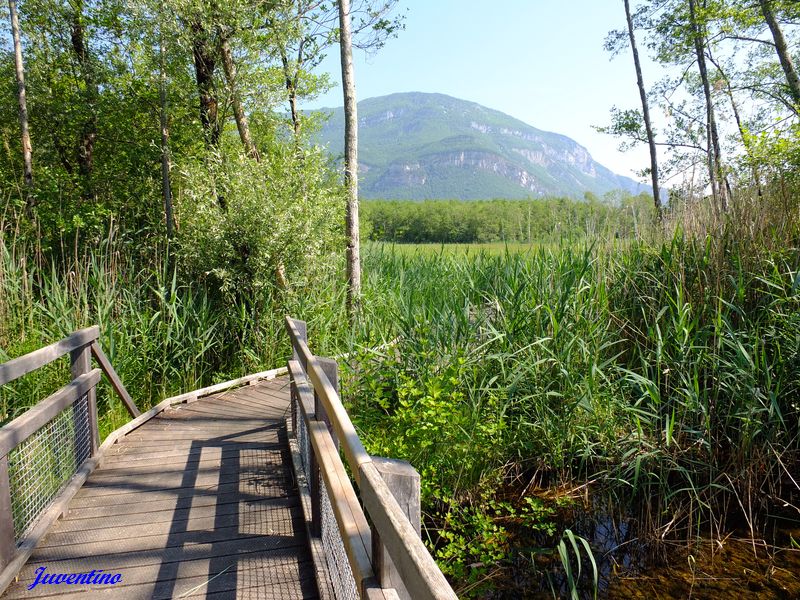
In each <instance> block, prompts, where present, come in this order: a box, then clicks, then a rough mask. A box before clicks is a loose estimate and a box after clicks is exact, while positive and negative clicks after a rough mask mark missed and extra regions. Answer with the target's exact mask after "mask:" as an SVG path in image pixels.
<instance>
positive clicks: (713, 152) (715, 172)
mask: <svg viewBox="0 0 800 600" xmlns="http://www.w3.org/2000/svg"><path fill="white" fill-rule="evenodd" d="M689 24H690V27H691V34H692V41H693V43H694V50H695V58H696V60H697V68H698V70H699V72H700V81H701V83H702V86H703V96H704V98H705V105H706V129H707V131H708V175H709V179H710V182H711V193H712V195H713V197H714V201H715V202H716V203H718V207H719V208H721V209H722V210H723V211H726V210H727V208H728V202H727V189H726V186H725V175H724V171H723V168H722V149H721V147H720V142H719V130H718V128H717V119H716V112H715V110H714V98H713V96H712V95H711V83H710V82H709V78H708V67H707V65H706V53H705V44H706V41H705V40H706V33H705V24H704V23H703V22H701V20H700V18H699V15H698V14H697V3H696V1H695V0H689Z"/></svg>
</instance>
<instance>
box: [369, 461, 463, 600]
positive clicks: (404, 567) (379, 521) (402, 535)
mask: <svg viewBox="0 0 800 600" xmlns="http://www.w3.org/2000/svg"><path fill="white" fill-rule="evenodd" d="M359 490H360V492H361V500H362V501H363V502H364V507H365V508H366V509H367V512H368V513H369V516H370V519H371V520H372V523H373V524H374V525H375V528H376V529H377V531H378V532H379V534H380V537H381V541H382V542H383V544H384V546H385V547H386V549H387V550H388V552H389V555H390V556H391V557H392V561H393V562H394V565H395V567H396V568H397V571H398V573H399V574H400V577H401V579H402V580H403V583H405V585H406V588H407V590H408V593H409V594H410V595H411V597H412V598H414V599H417V598H419V599H420V600H457V596H456V594H455V592H454V591H453V589H452V588H451V587H450V584H449V583H448V582H447V580H446V579H445V577H444V575H443V574H442V572H441V571H440V570H439V567H438V566H437V565H436V562H435V561H434V560H433V557H431V555H430V553H429V552H428V549H427V548H426V547H425V544H423V543H422V540H421V539H420V538H419V535H418V534H417V532H416V531H415V530H414V527H413V526H412V525H411V523H409V521H408V518H407V517H406V515H405V513H404V512H403V509H402V508H400V505H399V504H398V503H397V500H395V498H394V496H393V495H392V492H391V491H390V490H389V487H388V486H387V485H386V482H385V481H384V480H383V478H382V477H381V474H380V473H379V472H378V469H377V468H376V467H375V465H374V464H373V463H372V462H369V463H365V464H362V465H361V486H360V487H359Z"/></svg>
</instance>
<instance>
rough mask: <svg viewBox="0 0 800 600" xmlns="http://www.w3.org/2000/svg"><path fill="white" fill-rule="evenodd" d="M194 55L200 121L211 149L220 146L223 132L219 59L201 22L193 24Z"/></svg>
mask: <svg viewBox="0 0 800 600" xmlns="http://www.w3.org/2000/svg"><path fill="white" fill-rule="evenodd" d="M192 33H193V37H192V55H193V57H194V73H195V80H196V82H197V92H198V94H199V96H200V123H201V124H202V126H203V133H204V135H205V139H206V145H207V146H208V147H209V148H210V149H212V150H213V149H216V148H217V147H218V146H219V137H220V133H221V127H220V120H219V114H218V111H219V103H218V101H217V94H216V92H215V91H214V70H215V69H216V66H217V61H216V60H215V59H214V56H213V54H212V52H211V46H210V44H209V43H208V39H207V36H208V33H207V32H206V29H205V27H203V24H202V23H200V22H196V23H194V24H193V25H192Z"/></svg>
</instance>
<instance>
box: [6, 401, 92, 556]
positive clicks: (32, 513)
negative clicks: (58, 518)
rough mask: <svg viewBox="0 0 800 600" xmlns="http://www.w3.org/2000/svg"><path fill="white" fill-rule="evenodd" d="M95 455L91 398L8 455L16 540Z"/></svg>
mask: <svg viewBox="0 0 800 600" xmlns="http://www.w3.org/2000/svg"><path fill="white" fill-rule="evenodd" d="M90 453H91V436H90V432H89V400H88V396H83V397H82V398H79V399H78V400H77V401H76V402H75V403H74V404H72V405H71V406H69V407H67V408H65V409H64V410H63V411H61V412H60V413H59V414H58V415H56V416H55V417H53V418H52V419H51V420H50V421H49V422H48V423H47V424H46V425H44V426H42V427H41V428H39V430H38V431H36V433H34V434H33V435H31V436H30V437H28V438H27V439H26V440H25V441H23V442H22V443H21V444H19V445H18V446H17V447H16V448H14V449H13V450H12V451H11V452H9V454H8V479H9V486H10V488H11V512H12V516H13V520H14V538H15V539H16V540H17V542H19V540H21V539H22V538H23V537H24V536H25V534H26V533H27V532H28V531H29V530H30V528H31V527H32V526H33V525H34V523H35V522H36V520H37V519H38V518H39V516H40V515H41V514H42V513H43V512H44V510H45V509H46V508H47V507H48V506H49V505H50V503H51V502H52V501H53V499H54V498H55V497H56V496H58V494H59V492H61V490H62V489H63V487H64V485H65V484H66V483H67V482H68V481H69V480H70V479H71V478H72V476H73V475H74V474H75V473H76V472H77V470H78V469H79V468H80V466H81V465H82V464H83V463H84V461H85V460H86V459H87V458H89V455H90Z"/></svg>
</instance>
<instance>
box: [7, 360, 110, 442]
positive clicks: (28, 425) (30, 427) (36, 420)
mask: <svg viewBox="0 0 800 600" xmlns="http://www.w3.org/2000/svg"><path fill="white" fill-rule="evenodd" d="M99 381H100V369H92V370H91V371H89V372H88V373H84V374H83V375H79V376H78V377H76V378H75V379H73V380H72V381H71V382H70V383H68V384H67V385H65V386H64V387H62V388H61V389H60V390H58V391H57V392H55V393H53V394H51V395H50V396H48V397H47V398H45V399H44V400H42V401H40V402H38V403H37V404H35V405H34V406H32V407H31V408H29V409H28V410H26V411H25V412H24V413H22V414H21V415H20V416H18V417H17V418H16V419H14V420H13V421H11V422H10V423H7V424H6V425H4V426H3V427H2V428H0V458H3V457H4V456H6V455H8V453H9V452H11V451H12V450H13V449H14V448H16V447H17V446H19V445H20V444H21V443H22V442H24V441H25V440H27V439H28V438H29V437H30V436H32V435H33V434H34V433H36V432H37V431H38V430H39V429H40V428H41V427H42V426H43V425H46V424H47V423H48V422H49V421H50V420H51V419H53V417H56V416H58V414H59V413H60V412H61V411H63V410H64V409H65V408H69V407H70V406H71V405H72V404H74V403H75V402H76V401H77V400H79V399H81V398H83V397H84V396H85V395H86V394H87V393H88V392H89V390H90V389H92V388H93V387H94V386H96V385H97V383H98V382H99Z"/></svg>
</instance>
